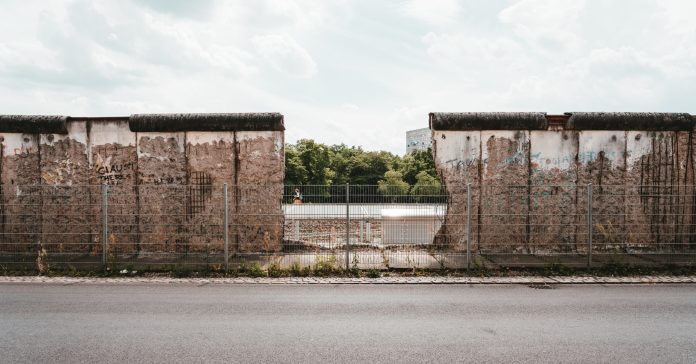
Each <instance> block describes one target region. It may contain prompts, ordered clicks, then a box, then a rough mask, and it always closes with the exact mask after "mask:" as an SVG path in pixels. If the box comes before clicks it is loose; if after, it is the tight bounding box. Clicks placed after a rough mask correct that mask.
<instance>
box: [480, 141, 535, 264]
mask: <svg viewBox="0 0 696 364" xmlns="http://www.w3.org/2000/svg"><path fill="white" fill-rule="evenodd" d="M529 147H530V133H529V131H527V130H517V131H514V130H485V131H481V150H482V155H481V156H482V158H483V160H482V162H483V170H482V172H481V187H480V188H479V189H480V190H481V203H480V206H481V208H480V213H479V214H478V216H479V219H478V221H477V225H480V226H492V225H505V226H507V227H508V228H507V229H499V230H490V229H485V230H479V235H478V239H477V241H478V242H479V243H478V245H477V246H476V247H477V248H478V249H480V250H483V251H496V250H498V248H499V247H501V246H508V245H509V244H512V243H513V242H514V243H517V242H520V241H525V242H526V235H527V231H526V219H527V211H528V209H527V197H526V195H527V184H528V182H529V163H528V161H529V151H530V150H529ZM510 211H515V213H514V214H510Z"/></svg>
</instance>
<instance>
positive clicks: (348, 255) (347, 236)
mask: <svg viewBox="0 0 696 364" xmlns="http://www.w3.org/2000/svg"><path fill="white" fill-rule="evenodd" d="M349 269H350V183H346V270H349Z"/></svg>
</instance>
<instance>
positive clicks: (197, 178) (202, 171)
mask: <svg viewBox="0 0 696 364" xmlns="http://www.w3.org/2000/svg"><path fill="white" fill-rule="evenodd" d="M234 134H235V133H234V132H187V133H186V155H187V156H188V171H189V177H188V178H189V185H190V187H189V191H188V196H187V201H188V206H187V208H186V219H187V223H186V225H187V228H188V231H189V232H191V233H192V234H191V235H193V237H192V238H191V241H190V244H191V246H192V247H193V249H195V250H196V251H207V252H211V253H215V252H221V251H223V250H224V238H223V230H222V226H223V225H224V207H225V205H224V199H223V196H224V187H223V184H224V183H227V184H228V186H227V196H228V197H227V203H228V205H227V206H228V212H229V216H230V217H233V216H235V215H236V213H237V210H236V208H235V204H234V201H235V198H234V193H235V188H234V178H235V176H236V172H235V135H234ZM230 230H231V231H233V229H232V227H230ZM230 235H231V236H230V238H231V237H232V235H233V233H231V234H230ZM230 241H232V239H230Z"/></svg>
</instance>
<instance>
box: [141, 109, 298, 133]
mask: <svg viewBox="0 0 696 364" xmlns="http://www.w3.org/2000/svg"><path fill="white" fill-rule="evenodd" d="M128 124H129V127H130V130H131V131H134V132H148V131H149V132H177V131H283V130H285V125H284V124H283V115H282V114H279V113H230V114H134V115H131V116H130V119H129V121H128Z"/></svg>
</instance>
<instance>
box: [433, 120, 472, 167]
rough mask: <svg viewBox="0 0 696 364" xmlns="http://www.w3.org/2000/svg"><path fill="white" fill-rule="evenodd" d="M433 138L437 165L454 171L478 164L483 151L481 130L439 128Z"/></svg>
mask: <svg viewBox="0 0 696 364" xmlns="http://www.w3.org/2000/svg"><path fill="white" fill-rule="evenodd" d="M443 136H444V138H443ZM433 138H434V145H435V149H436V151H435V158H436V160H435V163H436V164H437V165H441V166H443V167H444V168H446V169H447V170H450V171H454V170H456V169H465V168H466V167H468V166H476V165H477V164H478V162H479V158H480V151H481V132H480V131H461V130H451V131H450V130H437V131H434V132H433Z"/></svg>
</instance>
